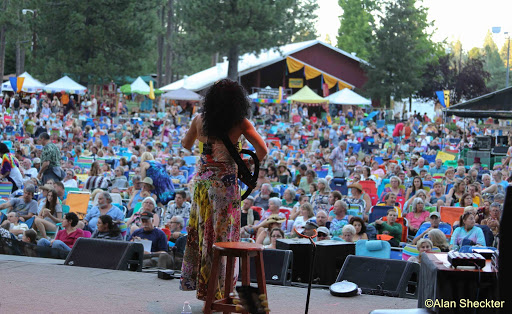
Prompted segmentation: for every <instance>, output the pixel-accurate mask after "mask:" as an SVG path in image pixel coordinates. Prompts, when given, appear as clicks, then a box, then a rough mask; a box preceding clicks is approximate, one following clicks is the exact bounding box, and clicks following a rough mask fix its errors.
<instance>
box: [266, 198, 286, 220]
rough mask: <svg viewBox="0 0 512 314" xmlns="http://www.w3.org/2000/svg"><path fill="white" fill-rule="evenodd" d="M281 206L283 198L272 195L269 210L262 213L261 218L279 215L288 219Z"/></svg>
mask: <svg viewBox="0 0 512 314" xmlns="http://www.w3.org/2000/svg"><path fill="white" fill-rule="evenodd" d="M280 207H281V199H280V198H279V197H272V198H271V199H269V200H268V210H266V211H265V212H264V213H263V214H261V220H265V219H267V217H269V216H270V215H278V216H279V217H282V218H284V219H286V215H285V214H284V213H281V212H280V211H279V208H280Z"/></svg>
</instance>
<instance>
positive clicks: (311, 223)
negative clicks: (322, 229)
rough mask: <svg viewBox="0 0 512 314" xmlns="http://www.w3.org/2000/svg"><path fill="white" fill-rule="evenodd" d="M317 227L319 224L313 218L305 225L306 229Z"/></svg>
mask: <svg viewBox="0 0 512 314" xmlns="http://www.w3.org/2000/svg"><path fill="white" fill-rule="evenodd" d="M317 228H318V224H317V223H316V222H314V221H312V220H309V221H308V222H306V225H305V226H304V229H306V230H311V229H317Z"/></svg>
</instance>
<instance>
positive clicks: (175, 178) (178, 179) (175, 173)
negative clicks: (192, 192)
mask: <svg viewBox="0 0 512 314" xmlns="http://www.w3.org/2000/svg"><path fill="white" fill-rule="evenodd" d="M170 177H171V180H172V183H174V184H180V185H183V184H186V183H187V178H185V176H184V175H183V174H182V173H181V172H180V166H179V165H178V164H177V163H175V164H174V165H172V168H171V174H170Z"/></svg>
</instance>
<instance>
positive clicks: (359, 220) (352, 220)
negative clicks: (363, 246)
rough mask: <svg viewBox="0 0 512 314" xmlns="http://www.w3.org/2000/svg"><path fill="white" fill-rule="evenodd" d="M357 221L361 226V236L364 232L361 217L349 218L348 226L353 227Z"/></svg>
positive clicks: (364, 227) (364, 226) (364, 228)
mask: <svg viewBox="0 0 512 314" xmlns="http://www.w3.org/2000/svg"><path fill="white" fill-rule="evenodd" d="M356 221H358V222H359V223H360V224H361V231H359V234H360V235H361V234H363V233H365V232H366V225H365V224H364V220H363V219H362V218H361V217H358V216H352V218H350V221H349V224H351V225H353V224H354V222H356Z"/></svg>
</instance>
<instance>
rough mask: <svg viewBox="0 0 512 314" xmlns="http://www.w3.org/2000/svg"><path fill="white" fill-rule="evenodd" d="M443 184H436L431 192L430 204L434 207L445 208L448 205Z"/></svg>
mask: <svg viewBox="0 0 512 314" xmlns="http://www.w3.org/2000/svg"><path fill="white" fill-rule="evenodd" d="M443 188H444V186H443V184H442V183H441V182H438V181H436V182H434V188H433V189H432V191H430V203H431V204H432V205H433V206H437V207H438V208H439V206H444V205H445V204H446V195H445V194H444V193H443Z"/></svg>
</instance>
